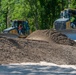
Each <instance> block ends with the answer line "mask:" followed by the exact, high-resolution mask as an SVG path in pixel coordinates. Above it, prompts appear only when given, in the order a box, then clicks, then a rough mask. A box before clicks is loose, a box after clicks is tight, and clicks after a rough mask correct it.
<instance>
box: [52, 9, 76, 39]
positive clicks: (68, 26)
mask: <svg viewBox="0 0 76 75" xmlns="http://www.w3.org/2000/svg"><path fill="white" fill-rule="evenodd" d="M72 15H73V16H74V17H75V18H76V9H65V10H63V11H61V13H60V18H59V19H57V20H55V22H54V25H53V27H54V29H55V30H57V31H59V32H61V33H64V34H65V35H67V36H68V37H69V38H71V39H72V40H76V19H75V20H74V21H73V25H72V23H71V20H70V18H71V17H72Z"/></svg>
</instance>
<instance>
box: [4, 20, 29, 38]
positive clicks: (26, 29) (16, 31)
mask: <svg viewBox="0 0 76 75" xmlns="http://www.w3.org/2000/svg"><path fill="white" fill-rule="evenodd" d="M20 24H21V25H22V29H21V33H22V34H20V35H19V29H18V28H19V25H20ZM3 33H4V34H15V35H18V37H27V36H28V35H29V33H30V27H29V25H28V22H27V21H21V20H14V21H12V25H11V27H9V28H7V29H5V30H4V31H3Z"/></svg>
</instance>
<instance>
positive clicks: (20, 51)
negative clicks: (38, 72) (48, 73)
mask: <svg viewBox="0 0 76 75" xmlns="http://www.w3.org/2000/svg"><path fill="white" fill-rule="evenodd" d="M8 36H9V35H8ZM8 36H4V35H2V34H1V35H0V64H9V63H21V62H36V63H37V62H40V61H46V62H50V63H55V64H59V65H61V64H64V65H66V64H67V65H76V42H75V41H73V40H71V39H69V38H68V37H67V36H66V35H64V34H62V33H60V32H57V31H52V30H37V31H35V32H33V33H31V34H30V35H29V36H28V37H27V38H17V37H16V38H11V37H8Z"/></svg>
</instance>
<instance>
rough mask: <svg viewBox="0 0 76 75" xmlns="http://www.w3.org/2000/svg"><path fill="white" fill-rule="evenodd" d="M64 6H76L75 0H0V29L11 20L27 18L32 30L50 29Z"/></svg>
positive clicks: (6, 25) (5, 26)
mask: <svg viewBox="0 0 76 75" xmlns="http://www.w3.org/2000/svg"><path fill="white" fill-rule="evenodd" d="M66 8H76V0H0V31H2V30H3V29H4V28H7V27H9V26H10V25H11V24H10V21H11V20H27V21H28V22H29V25H30V29H31V30H32V31H34V30H36V29H50V28H52V26H53V22H54V21H55V20H56V19H57V18H59V16H60V12H61V11H62V10H63V9H66Z"/></svg>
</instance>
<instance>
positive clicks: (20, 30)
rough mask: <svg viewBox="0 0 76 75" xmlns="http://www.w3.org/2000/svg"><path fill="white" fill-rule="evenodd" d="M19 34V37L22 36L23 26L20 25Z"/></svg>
mask: <svg viewBox="0 0 76 75" xmlns="http://www.w3.org/2000/svg"><path fill="white" fill-rule="evenodd" d="M18 32H19V35H21V34H22V25H21V24H20V25H19V27H18Z"/></svg>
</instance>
